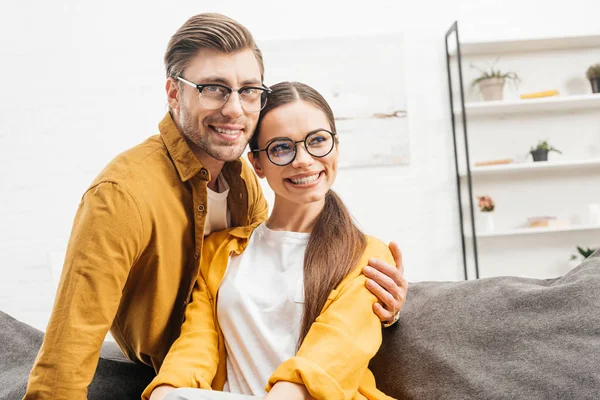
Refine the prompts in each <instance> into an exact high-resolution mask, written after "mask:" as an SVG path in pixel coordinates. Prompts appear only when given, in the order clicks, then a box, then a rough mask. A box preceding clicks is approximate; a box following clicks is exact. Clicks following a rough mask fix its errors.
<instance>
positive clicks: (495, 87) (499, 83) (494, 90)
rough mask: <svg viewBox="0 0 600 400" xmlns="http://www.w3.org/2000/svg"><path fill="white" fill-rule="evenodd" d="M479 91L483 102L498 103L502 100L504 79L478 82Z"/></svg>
mask: <svg viewBox="0 0 600 400" xmlns="http://www.w3.org/2000/svg"><path fill="white" fill-rule="evenodd" d="M479 91H480V92H481V95H482V96H483V100H484V101H494V100H496V101H498V100H502V99H503V98H504V78H490V79H486V80H484V81H481V82H479Z"/></svg>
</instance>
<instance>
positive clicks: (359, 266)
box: [340, 235, 394, 286]
mask: <svg viewBox="0 0 600 400" xmlns="http://www.w3.org/2000/svg"><path fill="white" fill-rule="evenodd" d="M365 238H366V240H367V242H366V244H365V249H364V251H363V254H362V255H361V256H360V257H359V259H358V262H357V263H356V265H355V266H354V268H353V269H352V271H350V273H349V274H348V275H347V276H346V278H344V280H342V282H341V284H340V286H341V285H344V284H347V283H348V282H350V281H352V280H354V279H357V278H359V279H361V280H366V279H367V277H366V276H364V275H363V273H362V270H363V268H364V267H366V266H367V264H369V259H371V258H379V259H381V260H383V261H386V262H393V260H394V257H393V256H392V252H391V251H390V249H389V247H388V245H387V244H385V243H384V242H383V241H381V240H380V239H378V238H376V237H373V236H369V235H365Z"/></svg>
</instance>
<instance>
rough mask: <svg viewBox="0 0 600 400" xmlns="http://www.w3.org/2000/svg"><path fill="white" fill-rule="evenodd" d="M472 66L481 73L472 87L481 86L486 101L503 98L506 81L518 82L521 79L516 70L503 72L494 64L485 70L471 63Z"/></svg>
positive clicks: (472, 83) (474, 80) (480, 89)
mask: <svg viewBox="0 0 600 400" xmlns="http://www.w3.org/2000/svg"><path fill="white" fill-rule="evenodd" d="M471 67H472V68H475V69H476V70H478V71H479V72H480V73H481V75H479V77H477V78H475V79H473V81H472V82H471V87H475V86H479V91H480V92H481V95H482V96H483V100H484V101H493V100H496V101H497V100H502V99H503V98H504V85H505V84H506V82H513V83H514V84H516V83H517V82H519V81H520V79H519V76H518V75H517V74H516V72H502V71H500V70H499V69H494V66H493V65H492V66H491V67H490V68H489V69H485V70H484V69H481V68H479V67H476V66H475V65H471Z"/></svg>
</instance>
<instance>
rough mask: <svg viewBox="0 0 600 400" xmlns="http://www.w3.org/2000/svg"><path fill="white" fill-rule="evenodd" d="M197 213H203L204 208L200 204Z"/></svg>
mask: <svg viewBox="0 0 600 400" xmlns="http://www.w3.org/2000/svg"><path fill="white" fill-rule="evenodd" d="M198 211H200V212H203V211H204V206H203V205H202V204H200V205H199V206H198Z"/></svg>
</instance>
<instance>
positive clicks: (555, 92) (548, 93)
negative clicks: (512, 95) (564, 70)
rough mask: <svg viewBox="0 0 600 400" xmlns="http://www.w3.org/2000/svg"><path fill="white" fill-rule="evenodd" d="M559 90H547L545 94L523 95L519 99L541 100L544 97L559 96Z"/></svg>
mask: <svg viewBox="0 0 600 400" xmlns="http://www.w3.org/2000/svg"><path fill="white" fill-rule="evenodd" d="M558 95H559V93H558V90H545V91H543V92H535V93H523V94H521V95H520V96H519V97H520V98H521V99H539V98H542V97H552V96H558Z"/></svg>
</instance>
